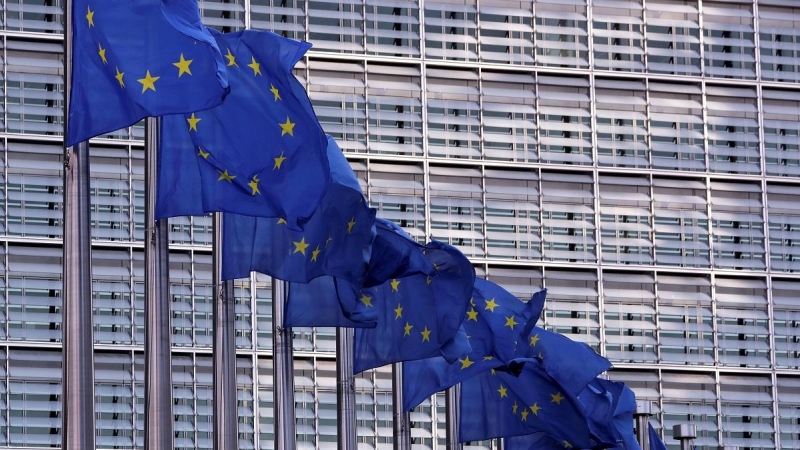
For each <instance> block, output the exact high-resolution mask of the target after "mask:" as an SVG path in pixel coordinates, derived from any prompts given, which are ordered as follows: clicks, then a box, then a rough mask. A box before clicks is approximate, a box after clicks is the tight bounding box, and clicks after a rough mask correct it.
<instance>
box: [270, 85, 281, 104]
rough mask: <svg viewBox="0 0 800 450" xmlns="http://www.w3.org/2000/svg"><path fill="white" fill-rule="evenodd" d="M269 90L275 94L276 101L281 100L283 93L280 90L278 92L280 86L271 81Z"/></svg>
mask: <svg viewBox="0 0 800 450" xmlns="http://www.w3.org/2000/svg"><path fill="white" fill-rule="evenodd" d="M269 91H270V92H272V95H273V96H275V98H274V100H275V101H276V102H277V101H278V100H281V93H280V92H278V88H276V87H275V86H273V85H272V83H270V84H269Z"/></svg>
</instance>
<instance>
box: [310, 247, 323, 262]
mask: <svg viewBox="0 0 800 450" xmlns="http://www.w3.org/2000/svg"><path fill="white" fill-rule="evenodd" d="M321 251H322V250H320V249H319V245H318V246H317V248H315V249H314V251H313V252H311V261H316V260H317V256H319V252H321Z"/></svg>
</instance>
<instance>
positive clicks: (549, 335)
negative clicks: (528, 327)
mask: <svg viewBox="0 0 800 450" xmlns="http://www.w3.org/2000/svg"><path fill="white" fill-rule="evenodd" d="M527 341H528V348H527V351H526V355H527V356H528V357H531V358H536V360H537V361H538V362H539V364H541V365H542V367H543V368H544V369H545V371H546V372H547V373H548V374H549V375H550V376H551V377H553V378H554V379H555V380H557V381H558V382H559V383H560V384H561V386H563V387H564V389H566V390H567V392H569V393H570V394H572V395H578V394H580V393H581V392H582V391H583V390H584V389H585V388H586V385H588V384H589V383H590V382H591V381H593V380H594V379H595V378H597V376H598V375H599V374H601V373H603V372H605V371H606V370H608V369H611V367H612V365H611V363H610V362H609V361H608V360H607V359H606V358H604V357H602V356H600V355H599V354H597V352H596V351H594V350H593V349H592V348H591V347H589V346H588V345H586V344H584V343H583V342H577V341H573V340H572V339H570V338H568V337H566V336H563V335H560V334H558V333H553V332H551V331H547V330H545V329H543V328H539V327H535V328H534V329H533V330H532V331H531V333H530V336H529V337H528V340H527Z"/></svg>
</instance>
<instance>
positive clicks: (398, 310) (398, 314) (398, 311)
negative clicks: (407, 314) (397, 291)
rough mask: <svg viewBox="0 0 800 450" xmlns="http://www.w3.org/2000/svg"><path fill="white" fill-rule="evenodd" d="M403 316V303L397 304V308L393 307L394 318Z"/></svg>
mask: <svg viewBox="0 0 800 450" xmlns="http://www.w3.org/2000/svg"><path fill="white" fill-rule="evenodd" d="M402 317H403V305H401V304H399V303H398V304H397V308H395V309H394V320H397V319H401V318H402Z"/></svg>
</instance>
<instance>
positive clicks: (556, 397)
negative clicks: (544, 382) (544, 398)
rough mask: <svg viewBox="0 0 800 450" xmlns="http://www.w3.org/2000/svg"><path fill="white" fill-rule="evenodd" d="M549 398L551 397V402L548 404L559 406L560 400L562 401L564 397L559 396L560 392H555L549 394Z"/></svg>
mask: <svg viewBox="0 0 800 450" xmlns="http://www.w3.org/2000/svg"><path fill="white" fill-rule="evenodd" d="M550 397H552V400H550V402H551V403H555V404H557V405H560V404H561V400H564V396H563V395H561V392H556V393H555V394H550Z"/></svg>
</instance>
